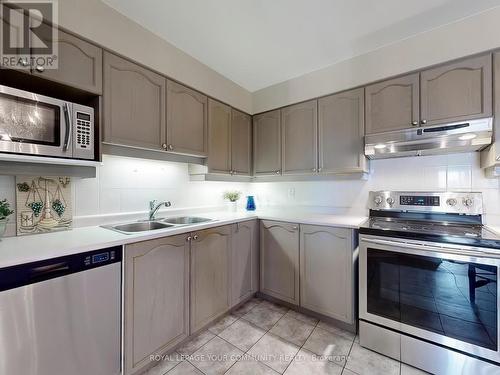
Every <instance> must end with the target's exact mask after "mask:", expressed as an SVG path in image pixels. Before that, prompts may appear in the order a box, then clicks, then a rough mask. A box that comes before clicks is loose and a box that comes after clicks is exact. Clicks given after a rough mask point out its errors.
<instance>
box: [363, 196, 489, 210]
mask: <svg viewBox="0 0 500 375" xmlns="http://www.w3.org/2000/svg"><path fill="white" fill-rule="evenodd" d="M368 208H369V209H371V210H387V211H400V212H406V211H416V212H440V213H458V214H465V215H481V214H482V213H483V197H482V194H481V193H467V192H463V193H462V192H400V191H371V192H370V195H369V202H368Z"/></svg>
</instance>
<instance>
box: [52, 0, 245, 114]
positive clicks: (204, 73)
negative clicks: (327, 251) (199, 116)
mask: <svg viewBox="0 0 500 375" xmlns="http://www.w3.org/2000/svg"><path fill="white" fill-rule="evenodd" d="M59 24H60V26H62V27H64V28H65V29H68V30H70V31H73V32H74V33H76V34H78V35H81V36H83V37H84V38H87V39H89V40H91V41H94V42H95V43H98V44H100V45H102V46H104V47H106V48H108V49H110V50H112V51H115V52H117V53H119V54H122V55H124V56H127V57H129V58H130V59H132V60H135V61H138V62H140V63H142V64H144V65H146V66H148V67H151V68H152V69H154V70H157V71H159V72H161V73H163V74H165V75H167V76H169V77H172V78H175V79H177V80H179V81H181V82H183V83H185V84H186V85H189V86H191V87H194V88H195V89H198V90H200V91H202V92H204V93H206V94H208V95H211V96H213V97H215V98H217V99H219V100H222V101H224V102H226V103H228V104H231V105H232V106H234V107H236V108H239V109H241V110H243V111H245V112H248V113H251V111H252V95H251V93H250V92H248V91H247V90H245V89H244V88H242V87H241V86H239V85H237V84H236V83H234V82H233V81H231V80H229V79H227V78H225V77H224V76H222V75H220V74H219V73H217V72H216V71H214V70H212V69H210V68H209V67H208V66H206V65H204V64H202V63H201V62H199V61H198V60H196V59H194V58H192V57H191V56H189V55H188V54H186V53H185V52H183V51H181V50H180V49H178V48H176V47H175V46H173V45H172V44H170V43H168V42H166V41H165V40H163V39H161V38H160V37H158V36H157V35H155V34H153V33H152V32H150V31H149V30H146V29H145V28H143V27H142V26H140V25H139V24H137V23H135V22H133V21H131V20H130V19H128V18H126V17H125V16H123V15H122V14H120V13H119V12H117V11H116V10H114V9H113V8H111V7H109V6H108V5H106V4H104V3H103V2H101V1H99V0H59Z"/></svg>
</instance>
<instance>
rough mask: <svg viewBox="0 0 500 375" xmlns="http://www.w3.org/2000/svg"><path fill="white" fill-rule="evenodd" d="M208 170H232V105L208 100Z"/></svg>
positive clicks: (227, 171)
mask: <svg viewBox="0 0 500 375" xmlns="http://www.w3.org/2000/svg"><path fill="white" fill-rule="evenodd" d="M208 170H209V172H213V173H226V174H228V173H230V171H231V107H229V106H228V105H225V104H222V103H220V102H218V101H216V100H213V99H209V100H208Z"/></svg>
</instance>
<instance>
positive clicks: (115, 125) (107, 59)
mask: <svg viewBox="0 0 500 375" xmlns="http://www.w3.org/2000/svg"><path fill="white" fill-rule="evenodd" d="M165 86H166V79H165V78H164V77H162V76H161V75H159V74H156V73H154V72H152V71H150V70H147V69H145V68H143V67H141V66H139V65H137V64H134V63H132V62H130V61H128V60H125V59H122V58H121V57H118V56H115V55H113V54H111V53H107V52H105V53H104V97H103V102H104V138H103V140H104V142H107V143H111V144H119V145H125V146H133V147H139V148H146V149H153V150H161V149H165V148H166V144H165V143H164V142H165V103H166V100H165Z"/></svg>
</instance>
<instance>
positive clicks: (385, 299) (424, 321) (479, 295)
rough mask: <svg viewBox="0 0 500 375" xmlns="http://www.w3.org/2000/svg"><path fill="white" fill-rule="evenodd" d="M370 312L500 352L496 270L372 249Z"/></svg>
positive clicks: (479, 265)
mask: <svg viewBox="0 0 500 375" xmlns="http://www.w3.org/2000/svg"><path fill="white" fill-rule="evenodd" d="M367 254H368V263H367V284H368V285H367V310H368V312H369V313H371V314H375V315H379V316H382V317H385V318H388V319H392V320H395V321H398V322H401V323H405V324H408V325H411V326H414V327H418V328H422V329H425V330H428V331H432V332H436V333H439V334H441V335H443V336H447V337H451V338H454V339H457V340H460V341H464V342H467V343H470V344H474V345H478V346H482V347H484V348H488V349H491V350H495V351H496V350H497V340H498V337H497V322H498V315H497V314H498V312H497V304H498V302H497V279H498V274H497V267H496V266H491V265H484V264H478V263H469V262H459V261H453V260H449V259H439V258H432V257H424V256H417V255H408V254H401V253H396V252H390V251H382V250H376V249H370V248H369V249H368V252H367Z"/></svg>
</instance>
